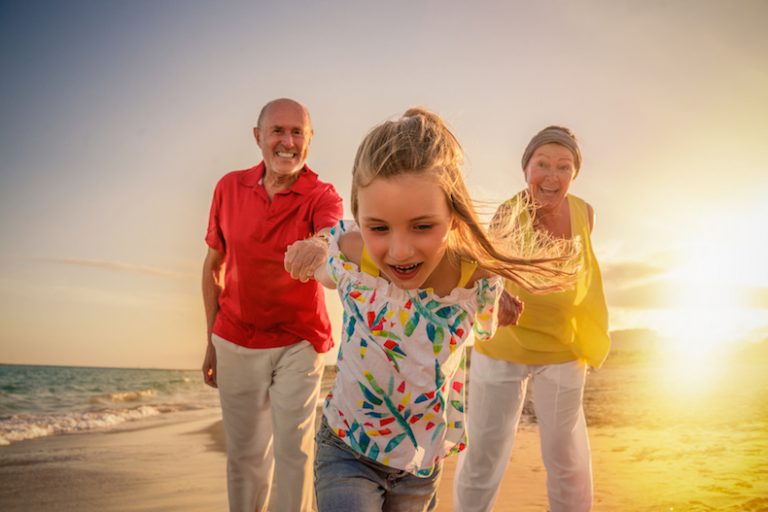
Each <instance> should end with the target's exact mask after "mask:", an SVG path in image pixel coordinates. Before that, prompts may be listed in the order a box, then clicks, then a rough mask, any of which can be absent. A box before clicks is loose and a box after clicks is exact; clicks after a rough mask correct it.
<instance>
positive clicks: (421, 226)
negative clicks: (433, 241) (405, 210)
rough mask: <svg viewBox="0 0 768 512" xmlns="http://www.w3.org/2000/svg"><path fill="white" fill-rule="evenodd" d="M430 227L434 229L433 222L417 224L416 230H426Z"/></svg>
mask: <svg viewBox="0 0 768 512" xmlns="http://www.w3.org/2000/svg"><path fill="white" fill-rule="evenodd" d="M428 229H432V224H417V225H416V230H418V231H426V230H428Z"/></svg>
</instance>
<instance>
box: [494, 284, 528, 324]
mask: <svg viewBox="0 0 768 512" xmlns="http://www.w3.org/2000/svg"><path fill="white" fill-rule="evenodd" d="M522 314H523V303H522V302H521V301H520V299H518V298H517V297H515V296H513V295H510V293H509V292H508V291H507V290H504V292H503V293H502V294H501V297H500V298H499V325H517V322H518V320H520V315H522Z"/></svg>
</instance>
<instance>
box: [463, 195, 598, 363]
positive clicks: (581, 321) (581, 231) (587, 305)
mask: <svg viewBox="0 0 768 512" xmlns="http://www.w3.org/2000/svg"><path fill="white" fill-rule="evenodd" d="M515 200H516V198H513V199H511V200H510V201H515ZM567 200H568V205H569V208H570V213H571V236H572V237H574V238H576V237H580V238H581V258H582V261H581V268H580V270H579V274H578V278H577V281H576V285H575V286H574V287H573V288H572V289H570V290H566V291H562V292H554V293H548V294H544V295H541V294H538V295H537V294H532V293H529V292H527V291H525V290H524V289H522V288H521V287H519V286H518V285H517V284H515V283H514V282H511V281H507V282H506V284H505V287H506V289H507V290H508V291H509V293H511V294H512V295H517V296H518V297H519V298H520V300H522V301H523V303H524V305H525V308H524V310H523V314H522V316H521V317H520V321H519V322H518V324H517V325H516V326H506V327H499V329H498V330H497V331H496V335H495V336H494V337H493V338H492V339H490V340H489V341H478V342H477V343H476V344H475V350H477V351H478V352H480V353H482V354H485V355H487V356H489V357H493V358H496V359H503V360H506V361H513V362H516V363H522V364H557V363H564V362H567V361H573V360H574V359H583V360H585V361H586V362H587V364H589V365H590V366H592V367H593V368H599V367H600V366H601V365H602V364H603V361H605V358H606V357H607V356H608V351H609V349H610V345H611V340H610V338H609V336H608V309H607V307H606V304H605V296H604V294H603V281H602V278H601V276H600V267H599V266H598V264H597V259H595V255H594V253H593V252H592V242H591V240H590V233H589V218H588V210H587V204H586V203H585V202H584V201H583V200H582V199H579V198H578V197H575V196H572V195H569V196H567Z"/></svg>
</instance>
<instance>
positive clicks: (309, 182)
mask: <svg viewBox="0 0 768 512" xmlns="http://www.w3.org/2000/svg"><path fill="white" fill-rule="evenodd" d="M265 172H266V166H265V165H264V161H263V160H262V161H261V162H260V163H259V165H257V166H255V167H251V168H250V169H248V170H247V171H246V172H244V173H243V174H242V176H241V177H240V183H241V184H243V185H245V186H246V187H253V188H256V187H257V186H264V185H263V184H262V183H261V180H262V178H264V174H265ZM299 173H300V174H299V178H298V179H297V180H296V181H295V182H294V184H293V185H291V187H290V188H289V189H288V190H286V191H285V192H295V193H297V194H302V195H303V194H306V193H308V192H311V191H312V190H314V188H315V184H316V183H317V174H316V173H315V172H314V171H313V170H312V169H310V168H309V167H308V166H307V164H304V168H303V169H302V170H301V171H299ZM285 192H283V193H285Z"/></svg>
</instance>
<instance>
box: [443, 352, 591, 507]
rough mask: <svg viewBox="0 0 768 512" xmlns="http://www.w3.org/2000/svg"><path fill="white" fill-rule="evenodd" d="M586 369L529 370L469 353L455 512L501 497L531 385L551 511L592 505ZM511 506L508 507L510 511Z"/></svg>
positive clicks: (573, 365)
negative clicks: (463, 441)
mask: <svg viewBox="0 0 768 512" xmlns="http://www.w3.org/2000/svg"><path fill="white" fill-rule="evenodd" d="M586 372H587V369H586V365H585V364H584V363H583V362H581V361H572V362H569V363H563V364H547V365H524V364H517V363H512V362H509V361H501V360H498V359H493V358H491V357H488V356H486V355H483V354H481V353H479V352H473V353H472V362H471V364H470V368H469V375H470V376H469V391H468V393H469V400H468V409H467V435H468V436H469V439H468V441H467V448H466V449H465V450H464V451H463V452H461V454H459V460H458V463H457V467H456V476H455V479H454V488H453V491H454V492H453V504H454V510H455V511H456V512H481V511H482V512H488V511H490V510H492V509H493V505H494V503H495V502H496V498H497V497H498V492H499V486H500V484H501V480H502V479H503V477H504V472H505V471H506V469H507V464H508V463H509V457H510V454H511V452H512V445H513V444H514V442H515V433H516V432H517V426H518V423H519V422H520V414H521V413H522V410H523V403H524V401H525V392H526V387H527V385H528V381H529V380H531V381H532V382H533V394H534V398H533V405H534V409H535V412H536V421H537V423H538V426H539V433H540V435H541V455H542V459H543V461H544V466H545V468H546V470H547V495H548V497H549V510H550V511H551V512H587V511H589V510H591V508H592V458H591V456H590V449H589V438H588V436H587V423H586V421H585V419H584V409H583V407H582V397H583V392H584V380H585V377H586ZM509 505H510V504H507V506H509Z"/></svg>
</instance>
